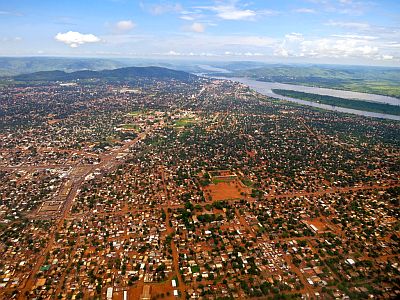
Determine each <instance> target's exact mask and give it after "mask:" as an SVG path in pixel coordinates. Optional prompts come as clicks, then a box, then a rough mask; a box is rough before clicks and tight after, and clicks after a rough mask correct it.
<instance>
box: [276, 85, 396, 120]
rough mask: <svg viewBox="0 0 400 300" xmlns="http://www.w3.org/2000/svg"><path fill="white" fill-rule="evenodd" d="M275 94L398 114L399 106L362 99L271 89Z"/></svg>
mask: <svg viewBox="0 0 400 300" xmlns="http://www.w3.org/2000/svg"><path fill="white" fill-rule="evenodd" d="M272 91H273V92H274V93H275V94H278V95H281V96H285V97H291V98H297V99H301V100H305V101H311V102H318V103H322V104H327V105H333V106H339V107H344V108H351V109H357V110H363V111H371V112H377V113H383V114H390V115H397V116H400V106H396V105H390V104H385V103H377V102H369V101H363V100H352V99H344V98H339V97H332V96H325V95H318V94H310V93H303V92H297V91H290V90H280V89H274V90H272Z"/></svg>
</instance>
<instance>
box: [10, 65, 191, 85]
mask: <svg viewBox="0 0 400 300" xmlns="http://www.w3.org/2000/svg"><path fill="white" fill-rule="evenodd" d="M138 78H149V79H157V80H169V79H174V80H179V81H183V82H189V81H192V80H194V79H196V78H197V76H196V75H193V74H190V73H187V72H183V71H176V70H171V69H167V68H161V67H127V68H119V69H114V70H102V71H76V72H71V73H67V72H64V71H58V70H57V71H42V72H35V73H31V74H22V75H17V76H14V77H13V79H14V81H17V82H21V81H22V82H34V81H71V80H85V79H102V80H111V81H116V80H117V81H120V80H132V79H138Z"/></svg>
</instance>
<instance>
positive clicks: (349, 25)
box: [324, 21, 370, 30]
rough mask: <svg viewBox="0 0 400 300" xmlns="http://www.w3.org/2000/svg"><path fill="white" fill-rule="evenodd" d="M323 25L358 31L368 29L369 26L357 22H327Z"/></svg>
mask: <svg viewBox="0 0 400 300" xmlns="http://www.w3.org/2000/svg"><path fill="white" fill-rule="evenodd" d="M324 25H327V26H334V27H341V28H350V29H358V30H365V29H369V28H370V25H369V24H368V23H359V22H342V21H329V22H327V23H325V24H324Z"/></svg>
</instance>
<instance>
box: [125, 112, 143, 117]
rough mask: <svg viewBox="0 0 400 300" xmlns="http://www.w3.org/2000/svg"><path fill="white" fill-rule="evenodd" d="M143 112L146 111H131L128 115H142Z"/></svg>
mask: <svg viewBox="0 0 400 300" xmlns="http://www.w3.org/2000/svg"><path fill="white" fill-rule="evenodd" d="M143 113H144V111H142V110H137V111H131V112H129V113H128V116H131V117H137V116H140V115H142V114H143Z"/></svg>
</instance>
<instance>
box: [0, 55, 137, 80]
mask: <svg viewBox="0 0 400 300" xmlns="http://www.w3.org/2000/svg"><path fill="white" fill-rule="evenodd" d="M131 65H132V64H129V63H127V62H122V61H118V60H112V59H103V58H68V57H0V76H15V75H19V74H27V73H33V72H39V71H55V70H60V71H65V72H74V71H80V70H95V71H98V70H106V69H116V68H122V67H128V66H131Z"/></svg>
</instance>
